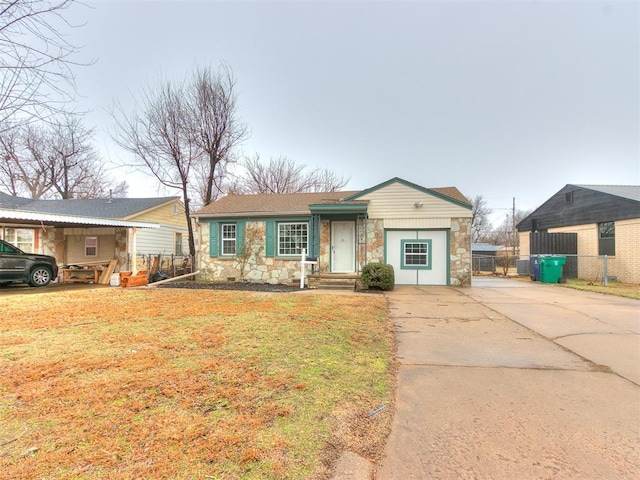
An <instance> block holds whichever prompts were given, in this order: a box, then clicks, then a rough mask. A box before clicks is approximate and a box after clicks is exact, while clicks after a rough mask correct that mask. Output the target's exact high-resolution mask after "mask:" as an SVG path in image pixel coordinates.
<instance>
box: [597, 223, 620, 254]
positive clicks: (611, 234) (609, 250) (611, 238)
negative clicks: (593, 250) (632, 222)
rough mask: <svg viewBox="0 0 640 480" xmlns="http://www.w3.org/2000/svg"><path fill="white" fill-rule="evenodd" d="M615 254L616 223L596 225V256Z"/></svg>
mask: <svg viewBox="0 0 640 480" xmlns="http://www.w3.org/2000/svg"><path fill="white" fill-rule="evenodd" d="M615 254H616V222H600V223H598V255H607V256H608V257H613V256H615Z"/></svg>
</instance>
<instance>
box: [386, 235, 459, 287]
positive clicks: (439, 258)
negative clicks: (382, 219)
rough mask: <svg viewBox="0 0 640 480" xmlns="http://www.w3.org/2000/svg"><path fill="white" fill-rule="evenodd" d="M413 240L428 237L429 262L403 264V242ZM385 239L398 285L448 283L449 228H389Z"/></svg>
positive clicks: (389, 259) (388, 257) (388, 260)
mask: <svg viewBox="0 0 640 480" xmlns="http://www.w3.org/2000/svg"><path fill="white" fill-rule="evenodd" d="M411 240H429V242H428V246H429V250H430V251H429V260H428V262H427V263H428V265H425V266H416V267H415V268H412V267H411V266H408V265H404V267H403V263H404V262H403V260H404V258H403V257H404V245H405V243H406V241H411ZM386 241H387V245H386V247H387V248H386V252H387V260H386V261H387V263H389V264H391V265H393V268H394V271H395V277H396V284H397V285H416V284H417V285H447V271H448V262H449V254H448V250H447V231H444V230H389V231H387V232H386Z"/></svg>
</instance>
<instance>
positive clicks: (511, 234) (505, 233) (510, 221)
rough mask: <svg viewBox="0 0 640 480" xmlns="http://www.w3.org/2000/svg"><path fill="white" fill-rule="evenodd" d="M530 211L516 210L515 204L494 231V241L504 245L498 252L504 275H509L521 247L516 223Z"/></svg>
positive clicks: (499, 263)
mask: <svg viewBox="0 0 640 480" xmlns="http://www.w3.org/2000/svg"><path fill="white" fill-rule="evenodd" d="M529 213H530V212H524V211H522V210H516V209H515V206H514V208H513V210H512V211H511V212H509V213H508V214H507V215H505V218H504V221H503V222H502V223H501V224H500V225H499V226H498V228H497V229H496V230H495V231H494V233H493V235H494V237H493V242H494V243H495V244H496V245H502V246H503V247H504V249H502V250H500V251H499V252H498V258H497V261H498V265H500V266H501V267H502V269H503V273H504V275H507V274H508V273H509V267H510V266H513V265H514V264H515V260H516V258H517V257H518V252H519V249H520V236H519V235H518V231H517V229H516V225H517V224H518V223H519V222H520V221H521V220H522V219H523V218H524V217H526V216H527V215H528V214H529Z"/></svg>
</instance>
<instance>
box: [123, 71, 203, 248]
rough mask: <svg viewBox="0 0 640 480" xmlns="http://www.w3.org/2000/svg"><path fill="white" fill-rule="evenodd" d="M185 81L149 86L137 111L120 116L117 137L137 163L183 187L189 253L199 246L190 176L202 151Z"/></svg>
mask: <svg viewBox="0 0 640 480" xmlns="http://www.w3.org/2000/svg"><path fill="white" fill-rule="evenodd" d="M185 92H186V88H185V85H184V84H175V85H174V84H172V83H171V82H169V81H166V82H164V83H162V84H161V85H160V86H159V87H157V88H155V89H154V88H151V87H150V88H147V89H146V90H145V91H144V92H143V94H142V96H141V98H140V100H139V101H138V102H137V104H136V106H137V111H135V112H133V113H131V114H129V115H127V114H126V113H124V112H123V111H122V109H120V112H119V113H120V114H119V116H116V118H115V120H116V133H115V135H114V140H115V141H116V142H117V143H118V144H119V145H120V146H121V147H122V148H124V149H125V150H127V151H129V152H131V153H132V154H133V155H134V161H135V162H136V163H135V165H136V166H138V167H142V168H146V169H147V170H148V171H150V172H151V174H152V175H153V176H154V177H156V179H157V180H158V181H159V182H160V183H161V184H163V185H165V186H166V187H169V188H172V189H177V190H180V192H181V194H182V199H183V202H184V207H185V210H184V213H185V217H186V221H187V228H188V234H189V253H190V254H191V255H192V256H195V253H196V247H195V240H194V236H193V225H192V223H191V218H190V217H191V207H190V204H191V199H190V186H191V185H190V180H191V174H192V167H193V166H194V165H195V164H196V163H197V161H198V159H199V155H200V154H201V151H200V150H199V149H198V146H197V145H196V143H195V141H194V137H193V135H192V131H191V128H190V123H189V114H190V109H189V106H188V96H187V95H186V93H185Z"/></svg>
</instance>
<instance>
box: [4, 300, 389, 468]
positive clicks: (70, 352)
mask: <svg viewBox="0 0 640 480" xmlns="http://www.w3.org/2000/svg"><path fill="white" fill-rule="evenodd" d="M0 312H1V313H0V315H1V317H0V318H1V320H0V367H1V370H2V376H1V377H0V423H1V425H2V429H1V430H0V478H7V479H9V478H11V479H31V478H43V479H48V478H51V479H53V478H55V479H71V478H73V479H77V478H80V479H116V478H117V479H120V478H130V479H134V478H144V479H148V478H158V479H159V478H184V479H187V478H199V479H204V478H210V479H237V478H259V479H295V478H326V477H327V475H328V474H329V473H330V470H331V465H332V462H333V461H334V460H335V457H336V456H337V454H338V453H339V452H340V451H341V450H343V449H350V450H353V451H356V452H358V453H360V454H362V455H364V456H368V457H370V458H372V459H377V458H379V456H380V455H381V453H382V448H383V445H384V439H385V436H386V434H387V433H388V428H389V424H390V417H391V416H390V412H387V413H386V414H379V415H375V416H373V417H371V418H366V413H367V412H368V411H371V410H372V409H374V408H376V407H378V406H380V405H381V404H389V402H390V399H391V398H392V382H393V380H392V378H393V375H392V373H393V363H392V355H391V353H392V349H393V341H392V335H391V331H390V326H389V323H388V322H387V319H386V302H385V299H384V298H383V297H378V296H376V297H371V296H355V295H354V296H331V295H300V294H257V293H243V292H220V291H201V290H198V291H191V290H171V289H168V290H147V289H144V290H121V289H101V290H84V291H76V292H56V293H51V294H39V295H11V296H6V297H0ZM389 410H391V409H389Z"/></svg>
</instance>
